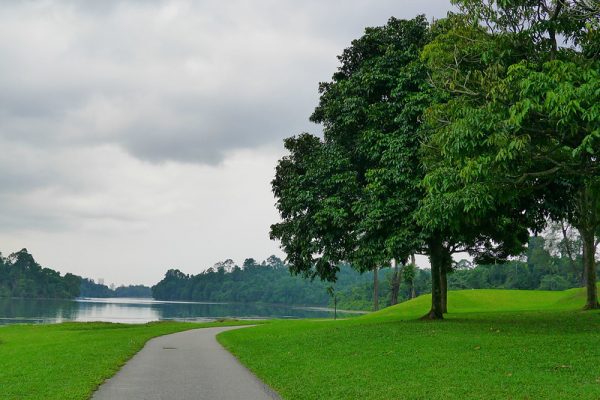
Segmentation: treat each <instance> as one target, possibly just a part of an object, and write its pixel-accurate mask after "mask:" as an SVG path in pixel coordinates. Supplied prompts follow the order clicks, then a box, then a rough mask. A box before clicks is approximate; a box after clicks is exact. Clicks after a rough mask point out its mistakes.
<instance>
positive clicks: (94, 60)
mask: <svg viewBox="0 0 600 400" xmlns="http://www.w3.org/2000/svg"><path fill="white" fill-rule="evenodd" d="M449 8H450V5H449V0H395V1H391V0H390V1H388V0H378V1H375V0H371V1H366V0H335V1H334V0H329V1H328V0H320V1H317V0H304V1H296V0H271V1H269V0H252V1H250V0H247V1H244V0H227V1H191V0H190V1H184V0H182V1H160V0H156V1H150V0H130V1H117V0H114V1H112V0H103V1H76V0H64V1H59V0H40V1H14V2H10V1H3V2H2V5H1V6H0V52H1V54H2V57H0V86H1V87H2V90H1V91H0V251H2V252H3V253H4V255H7V254H8V253H11V252H13V251H16V250H19V249H21V248H23V247H26V248H27V249H28V250H29V251H30V252H31V253H33V255H34V256H35V257H36V259H37V260H38V262H39V263H41V264H42V265H44V266H49V267H52V268H55V269H57V270H59V271H61V272H73V273H76V274H79V275H83V276H87V277H90V278H95V279H98V278H103V279H104V280H105V282H106V283H111V282H113V283H116V284H129V283H144V284H154V283H156V282H157V281H158V280H160V279H161V277H162V276H163V274H164V272H165V271H166V269H167V268H171V267H178V268H180V269H182V270H183V271H184V272H187V273H198V272H200V271H202V270H204V269H206V268H208V267H210V266H211V265H213V264H214V263H215V262H217V261H220V260H223V259H226V258H233V259H234V260H235V261H237V262H239V263H241V262H242V261H243V259H244V258H247V257H254V258H256V259H259V260H262V259H264V258H266V257H268V256H269V255H270V254H276V255H279V256H283V254H282V253H281V251H280V250H279V249H278V243H275V242H271V241H270V240H269V238H268V229H269V225H270V224H271V223H273V222H275V221H277V219H278V217H277V212H276V210H275V208H274V205H273V204H274V199H273V197H272V195H271V192H270V180H271V179H272V176H273V172H274V166H275V163H276V161H277V159H279V158H280V157H281V156H282V155H283V154H284V152H283V146H282V139H283V138H285V137H288V136H291V135H294V134H297V133H300V132H303V131H308V132H313V133H318V132H319V131H320V128H319V126H317V125H313V124H311V123H309V122H308V116H309V115H310V113H311V110H312V109H313V108H314V106H315V105H316V104H317V99H318V94H317V84H318V82H319V81H325V80H328V79H329V78H330V77H331V75H332V73H333V72H334V71H335V68H336V67H337V59H336V55H338V54H339V53H340V52H341V51H342V50H343V49H344V48H345V47H347V46H348V45H349V43H350V41H351V40H352V39H354V38H357V37H359V36H360V35H361V33H362V32H363V30H364V27H365V26H375V25H382V24H384V23H385V22H386V20H387V19H388V18H389V17H390V16H396V17H399V18H412V17H414V16H415V15H417V14H420V13H425V14H426V15H427V16H428V17H429V18H431V17H441V16H444V15H445V13H446V11H447V10H448V9H449Z"/></svg>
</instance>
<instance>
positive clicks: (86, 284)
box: [0, 249, 151, 299]
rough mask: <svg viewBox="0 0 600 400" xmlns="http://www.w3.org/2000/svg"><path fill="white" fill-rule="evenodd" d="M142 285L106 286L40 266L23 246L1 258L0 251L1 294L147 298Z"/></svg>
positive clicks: (66, 297) (60, 297)
mask: <svg viewBox="0 0 600 400" xmlns="http://www.w3.org/2000/svg"><path fill="white" fill-rule="evenodd" d="M150 296H151V291H150V288H149V287H147V286H143V285H130V286H120V287H117V288H109V287H108V286H106V285H104V284H100V283H96V282H94V281H93V280H91V279H87V278H82V277H81V276H78V275H74V274H71V273H66V274H64V275H62V276H61V274H60V273H59V272H58V271H55V270H53V269H51V268H45V267H42V266H41V265H40V264H38V263H37V262H36V261H35V259H34V258H33V256H32V255H31V254H30V253H29V252H28V251H27V249H22V250H20V251H17V252H15V253H12V254H10V255H9V256H8V257H3V256H2V253H0V297H21V298H31V299H36V298H37V299H53V298H56V299H72V298H75V297H150Z"/></svg>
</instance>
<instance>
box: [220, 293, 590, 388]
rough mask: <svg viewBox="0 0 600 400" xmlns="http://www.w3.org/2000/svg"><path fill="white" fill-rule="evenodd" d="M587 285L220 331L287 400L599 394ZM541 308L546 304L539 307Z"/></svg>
mask: <svg viewBox="0 0 600 400" xmlns="http://www.w3.org/2000/svg"><path fill="white" fill-rule="evenodd" d="M583 299H584V294H583V292H582V291H581V290H579V289H574V290H568V291H565V292H541V291H513V290H465V291H456V292H450V293H449V305H450V314H448V316H447V319H446V320H444V321H437V322H431V321H421V320H418V319H417V318H418V317H419V316H421V315H423V314H425V312H426V311H427V310H428V306H429V303H430V301H431V298H430V297H429V296H423V297H420V298H417V299H415V300H412V301H409V302H406V303H403V304H400V305H398V306H394V307H389V308H387V309H384V310H382V311H380V312H378V313H372V314H369V315H366V316H364V317H360V318H353V319H349V320H338V321H279V322H275V323H272V324H269V325H264V326H259V327H256V328H251V329H247V330H240V331H230V332H225V333H222V334H220V335H219V336H218V339H219V341H220V342H221V343H222V344H223V345H224V346H225V347H226V348H228V349H229V350H230V351H232V352H233V353H234V354H235V355H236V356H237V357H238V358H239V359H240V360H241V361H242V363H244V364H245V365H246V366H248V367H249V368H250V369H251V370H252V371H254V372H255V373H256V374H257V375H258V376H259V377H260V378H262V379H263V380H264V381H265V382H266V383H267V384H269V385H270V386H271V387H273V388H274V389H275V390H277V391H278V392H279V393H280V394H281V395H282V397H283V398H284V399H575V398H576V399H600V313H598V312H582V311H580V310H579V309H580V307H581V306H582V305H583V304H584V302H583ZM533 310H537V311H533Z"/></svg>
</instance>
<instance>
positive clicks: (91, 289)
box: [79, 278, 152, 298]
mask: <svg viewBox="0 0 600 400" xmlns="http://www.w3.org/2000/svg"><path fill="white" fill-rule="evenodd" d="M79 296H80V297H146V298H148V297H152V290H151V289H150V288H149V287H148V286H144V285H128V286H119V287H117V288H114V289H111V288H109V287H108V286H106V285H104V284H101V283H96V282H94V281H93V280H91V279H88V278H82V279H81V285H80V292H79Z"/></svg>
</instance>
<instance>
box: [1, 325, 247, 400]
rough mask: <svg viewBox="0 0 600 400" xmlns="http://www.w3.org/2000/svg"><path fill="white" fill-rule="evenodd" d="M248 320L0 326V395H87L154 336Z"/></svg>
mask: <svg viewBox="0 0 600 400" xmlns="http://www.w3.org/2000/svg"><path fill="white" fill-rule="evenodd" d="M247 323H252V324H256V323H257V322H255V321H254V322H242V321H229V322H215V323H202V324H198V323H182V322H156V323H149V324H144V325H128V324H111V323H63V324H53V325H8V326H2V327H0V399H3V400H5V399H6V400H8V399H11V400H12V399H19V400H21V399H40V400H42V399H43V400H52V399H56V400H68V399H73V400H84V399H88V398H89V397H90V396H91V394H92V392H93V391H94V390H95V389H96V388H97V387H98V386H99V385H100V384H101V383H102V382H104V380H105V379H107V378H109V377H111V376H112V375H114V374H115V373H116V372H117V371H118V370H119V368H120V367H121V366H122V365H123V364H124V363H125V362H126V361H127V360H129V359H130V358H131V357H132V356H133V355H134V354H135V353H137V352H138V351H139V350H140V349H141V348H142V347H143V346H144V344H145V343H146V342H147V341H148V340H149V339H151V338H153V337H157V336H161V335H166V334H170V333H175V332H180V331H184V330H188V329H196V328H206V327H211V326H231V325H244V324H247Z"/></svg>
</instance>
